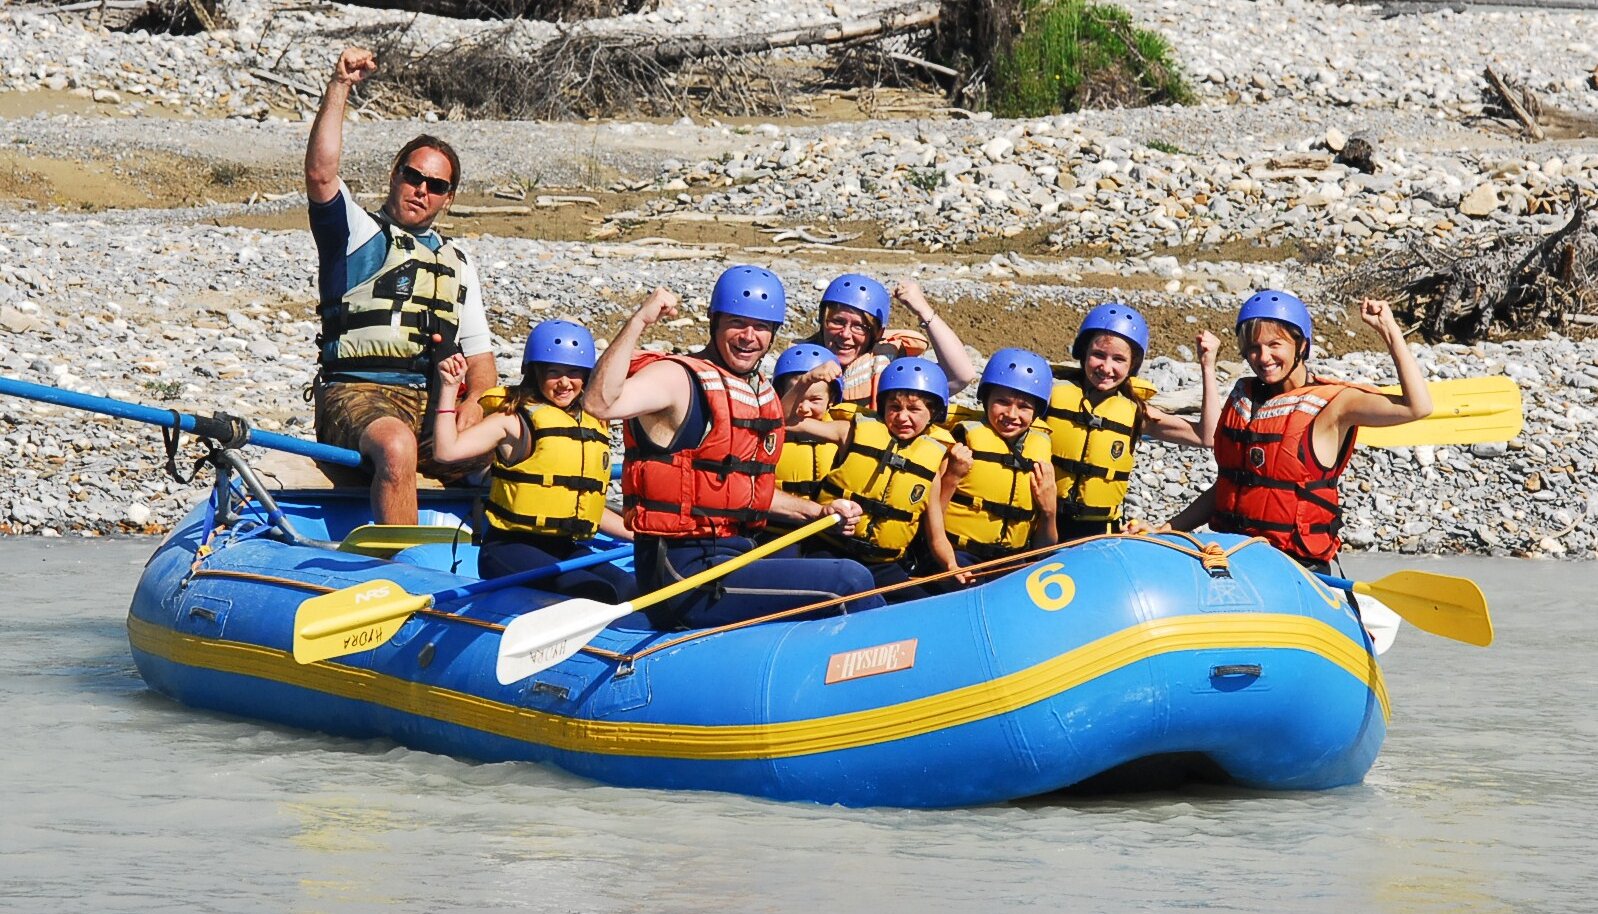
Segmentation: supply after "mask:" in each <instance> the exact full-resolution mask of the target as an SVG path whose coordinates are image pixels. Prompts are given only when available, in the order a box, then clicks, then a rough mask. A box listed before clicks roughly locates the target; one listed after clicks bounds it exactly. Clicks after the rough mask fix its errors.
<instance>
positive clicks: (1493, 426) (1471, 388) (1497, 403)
mask: <svg viewBox="0 0 1598 914" xmlns="http://www.w3.org/2000/svg"><path fill="white" fill-rule="evenodd" d="M1426 389H1427V390H1428V391H1429V392H1430V393H1431V395H1432V414H1431V415H1430V416H1427V417H1426V418H1425V419H1418V420H1416V421H1414V422H1406V423H1404V424H1403V425H1389V426H1386V427H1385V428H1369V427H1361V428H1360V430H1359V443H1360V444H1364V445H1369V446H1371V447H1413V446H1414V445H1418V444H1482V443H1485V442H1488V441H1509V440H1511V439H1513V438H1514V437H1515V436H1516V435H1519V434H1520V430H1521V427H1522V426H1523V425H1524V424H1525V416H1524V415H1523V414H1522V412H1521V407H1520V385H1519V384H1516V383H1515V380H1514V379H1513V378H1509V377H1505V376H1504V375H1494V376H1492V377H1487V378H1459V379H1456V380H1452V381H1432V382H1431V383H1429V384H1427V385H1426ZM1381 391H1382V393H1384V394H1396V393H1398V392H1399V388H1397V387H1383V388H1382V389H1381Z"/></svg>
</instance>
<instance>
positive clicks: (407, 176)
mask: <svg viewBox="0 0 1598 914" xmlns="http://www.w3.org/2000/svg"><path fill="white" fill-rule="evenodd" d="M399 176H400V180H401V181H404V182H405V183H406V184H409V185H410V186H412V187H421V186H422V185H423V184H425V185H427V192H428V193H430V194H434V195H436V196H440V197H442V196H444V195H445V194H447V193H449V192H450V191H452V190H454V189H455V187H454V185H453V184H451V183H450V182H448V181H446V180H444V179H443V178H434V177H430V176H428V175H424V174H422V173H421V172H419V171H417V170H416V169H414V168H412V167H410V166H409V165H401V166H400V171H399Z"/></svg>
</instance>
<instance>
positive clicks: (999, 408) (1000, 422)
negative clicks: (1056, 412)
mask: <svg viewBox="0 0 1598 914" xmlns="http://www.w3.org/2000/svg"><path fill="white" fill-rule="evenodd" d="M987 413H988V427H989V428H991V429H993V430H994V431H995V432H997V433H998V435H999V437H1000V438H1003V439H1004V440H1005V441H1014V440H1015V439H1017V438H1019V437H1021V433H1022V432H1024V431H1026V430H1027V429H1028V428H1030V427H1031V426H1032V420H1033V419H1036V418H1037V415H1038V402H1037V401H1036V400H1034V399H1032V398H1031V397H1028V396H1026V395H1025V394H1021V393H1017V392H1016V391H1013V390H1006V389H1005V388H1003V387H1000V388H998V389H997V390H990V391H988V401H987Z"/></svg>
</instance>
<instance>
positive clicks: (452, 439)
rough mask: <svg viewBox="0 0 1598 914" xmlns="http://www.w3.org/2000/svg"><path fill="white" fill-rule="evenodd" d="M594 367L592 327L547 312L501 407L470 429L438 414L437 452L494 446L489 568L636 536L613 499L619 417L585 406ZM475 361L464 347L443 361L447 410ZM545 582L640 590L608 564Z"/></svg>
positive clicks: (482, 560) (485, 544)
mask: <svg viewBox="0 0 1598 914" xmlns="http://www.w3.org/2000/svg"><path fill="white" fill-rule="evenodd" d="M593 367H594V337H593V334H591V333H589V332H588V330H587V329H586V328H584V327H581V326H578V325H577V324H574V323H572V322H570V321H544V322H543V323H541V324H539V325H538V326H536V327H534V328H533V330H532V332H531V333H529V334H528V335H527V347H526V349H525V350H524V351H523V355H522V380H521V383H519V384H516V385H514V386H512V387H509V388H507V389H506V391H505V395H504V399H503V400H502V401H501V402H500V404H499V407H498V409H497V410H496V411H495V412H493V413H491V414H490V415H489V416H488V417H486V418H485V419H483V421H481V422H479V423H478V424H476V425H474V426H472V427H471V428H468V429H466V430H465V431H456V429H455V424H454V423H453V422H438V423H436V424H435V425H436V431H435V433H434V434H435V435H436V436H437V440H436V442H435V452H436V453H438V454H441V455H443V454H447V455H449V456H448V457H444V458H442V459H446V460H467V459H470V458H473V457H481V456H483V455H485V454H490V453H492V454H493V455H494V462H493V464H492V465H491V466H490V467H489V480H490V481H489V489H488V495H487V497H486V498H485V499H484V503H483V516H484V525H483V529H482V530H481V531H480V532H481V536H480V542H481V545H482V550H481V551H480V552H479V553H478V559H477V566H478V573H479V574H480V575H481V576H482V577H483V578H485V579H487V578H498V577H504V576H505V575H510V574H515V573H517V572H519V571H528V570H531V569H533V568H542V567H544V566H547V565H553V564H555V563H556V562H560V561H563V560H565V559H569V558H575V557H577V556H580V555H587V554H588V553H589V552H591V551H592V550H591V549H590V548H589V547H588V546H587V545H585V544H584V542H583V541H584V540H589V539H591V538H592V537H593V536H594V534H595V533H597V532H599V531H604V532H605V533H608V534H610V535H612V536H616V537H622V538H626V539H631V534H629V533H628V532H627V528H626V526H625V525H624V524H622V522H621V517H620V516H619V515H617V514H616V513H615V512H614V511H611V510H610V509H609V508H607V507H606V506H605V488H606V487H607V486H608V485H609V484H610V427H609V426H608V425H607V424H606V423H604V422H602V421H600V420H599V419H596V418H594V417H593V416H591V415H589V414H588V413H585V412H583V408H582V397H583V386H584V384H586V383H587V381H588V375H589V372H590V371H592V370H593ZM466 370H467V365H466V360H465V359H464V358H462V357H461V356H460V355H459V354H457V355H454V356H451V357H450V358H448V359H445V360H444V361H443V362H441V363H440V364H439V367H438V376H439V381H440V382H441V385H440V386H441V388H442V389H441V391H440V393H439V403H438V412H440V413H445V414H449V413H453V412H454V411H455V409H456V402H455V398H456V392H457V391H458V390H459V388H460V382H461V381H462V380H463V379H464V378H465V376H466ZM545 586H546V587H547V588H548V589H550V590H553V591H556V592H557V593H564V594H567V595H569V596H579V597H587V598H589V599H593V600H601V601H606V602H614V601H617V600H626V599H630V598H631V597H632V596H633V595H634V594H635V593H636V592H637V591H636V588H635V586H634V584H633V580H632V576H631V575H629V574H627V573H625V572H622V571H618V570H617V569H615V568H613V567H611V566H609V565H595V566H593V567H590V568H586V569H580V570H577V571H569V572H566V573H564V574H561V575H560V576H558V577H556V578H554V579H552V580H551V581H550V582H548V584H546V585H545Z"/></svg>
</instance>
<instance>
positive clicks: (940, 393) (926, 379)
mask: <svg viewBox="0 0 1598 914" xmlns="http://www.w3.org/2000/svg"><path fill="white" fill-rule="evenodd" d="M896 390H909V391H914V392H915V393H918V394H925V395H927V396H929V397H931V398H932V399H933V400H935V401H937V403H936V405H935V406H934V407H933V409H932V421H934V422H937V421H939V420H941V419H942V418H943V416H944V414H946V413H947V412H948V410H949V376H948V375H946V374H944V373H943V369H942V368H939V367H938V363H937V362H933V361H929V360H927V359H923V358H919V357H916V356H910V357H908V358H903V359H894V360H893V361H891V362H889V363H888V367H887V368H884V369H882V374H881V375H880V376H878V378H877V403H876V406H877V412H879V413H880V412H882V398H883V397H884V396H885V395H887V394H889V393H892V392H893V391H896Z"/></svg>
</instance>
